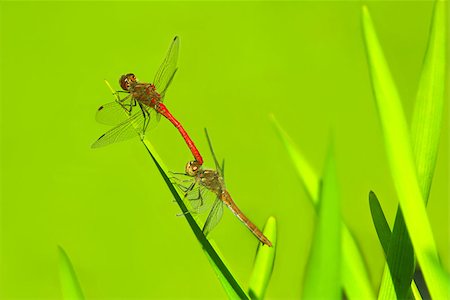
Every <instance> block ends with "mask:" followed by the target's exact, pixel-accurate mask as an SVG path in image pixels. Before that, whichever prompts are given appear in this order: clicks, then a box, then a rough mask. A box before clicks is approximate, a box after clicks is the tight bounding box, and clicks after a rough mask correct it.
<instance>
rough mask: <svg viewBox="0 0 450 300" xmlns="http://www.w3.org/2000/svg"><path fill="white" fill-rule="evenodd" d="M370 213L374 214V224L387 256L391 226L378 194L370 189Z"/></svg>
mask: <svg viewBox="0 0 450 300" xmlns="http://www.w3.org/2000/svg"><path fill="white" fill-rule="evenodd" d="M369 206H370V213H371V214H372V221H373V225H374V226H375V230H376V231H377V234H378V239H379V240H380V243H381V246H382V247H383V251H384V255H386V256H387V253H388V250H389V242H390V239H391V228H390V227H389V224H388V222H387V220H386V217H385V216H384V212H383V209H382V208H381V205H380V202H379V201H378V198H377V195H375V193H374V192H372V191H370V193H369Z"/></svg>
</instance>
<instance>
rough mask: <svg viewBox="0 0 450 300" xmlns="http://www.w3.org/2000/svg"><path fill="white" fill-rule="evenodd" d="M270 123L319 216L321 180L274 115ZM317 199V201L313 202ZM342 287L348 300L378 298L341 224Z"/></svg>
mask: <svg viewBox="0 0 450 300" xmlns="http://www.w3.org/2000/svg"><path fill="white" fill-rule="evenodd" d="M270 117H271V121H272V124H273V125H274V128H275V131H276V132H277V134H278V136H279V137H280V139H281V141H282V143H283V145H284V146H285V148H286V150H287V152H288V154H289V156H290V157H291V160H292V162H293V163H294V167H296V171H297V174H298V176H299V178H300V181H301V182H302V183H303V186H304V187H305V188H306V191H307V192H308V195H309V199H310V201H311V203H312V204H313V206H314V208H315V209H316V212H317V211H318V205H317V202H318V198H319V197H318V194H319V192H318V191H319V180H320V178H319V177H318V176H317V175H316V173H315V172H314V171H313V170H312V167H311V166H310V165H309V164H308V161H307V160H306V159H305V156H304V155H303V154H302V153H301V152H300V150H299V149H298V148H297V147H296V146H295V145H294V143H293V141H292V139H291V138H290V137H289V135H288V134H287V133H286V132H285V130H283V128H282V127H281V125H280V124H279V123H278V121H277V120H276V118H275V117H274V116H273V115H271V116H270ZM312 197H315V198H312ZM341 269H342V275H341V276H342V285H343V287H344V290H345V294H346V296H347V298H348V299H350V300H352V299H374V298H375V295H374V293H373V290H372V286H371V284H370V280H369V277H368V274H367V271H366V267H365V264H364V261H363V258H362V256H361V252H360V250H359V248H358V246H357V244H356V242H355V239H354V238H353V236H352V234H351V233H350V230H349V229H348V227H347V226H346V225H345V223H344V224H342V268H341Z"/></svg>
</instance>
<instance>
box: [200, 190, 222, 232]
mask: <svg viewBox="0 0 450 300" xmlns="http://www.w3.org/2000/svg"><path fill="white" fill-rule="evenodd" d="M222 214H223V203H222V200H220V198H219V197H216V201H214V204H213V206H212V208H211V211H210V212H209V215H208V218H207V219H206V222H205V225H204V226H203V230H202V231H203V234H204V235H205V236H207V235H208V234H209V233H210V232H211V230H213V229H214V227H216V225H217V224H218V223H219V221H220V219H222Z"/></svg>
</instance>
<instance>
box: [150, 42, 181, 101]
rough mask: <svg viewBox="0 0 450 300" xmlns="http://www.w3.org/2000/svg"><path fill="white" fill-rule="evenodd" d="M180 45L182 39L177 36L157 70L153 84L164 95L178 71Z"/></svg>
mask: <svg viewBox="0 0 450 300" xmlns="http://www.w3.org/2000/svg"><path fill="white" fill-rule="evenodd" d="M179 47H180V39H179V38H178V37H177V36H176V37H175V38H174V39H173V42H172V45H170V48H169V51H168V52H167V55H166V57H165V59H164V61H163V63H162V64H161V66H160V67H159V70H158V72H156V75H155V79H154V81H153V84H154V85H155V87H156V90H157V91H158V92H159V93H160V94H161V96H162V97H163V96H164V94H165V93H166V90H167V88H168V87H169V85H170V83H171V82H172V80H173V78H174V76H175V73H176V71H177V63H178V49H179Z"/></svg>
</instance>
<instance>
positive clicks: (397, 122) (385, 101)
mask: <svg viewBox="0 0 450 300" xmlns="http://www.w3.org/2000/svg"><path fill="white" fill-rule="evenodd" d="M362 16H363V18H362V21H363V31H364V40H365V43H366V51H367V56H368V61H369V70H370V74H371V79H372V86H373V90H374V94H375V99H376V103H377V107H378V115H379V119H380V122H381V127H382V131H383V137H384V140H385V147H386V152H387V156H388V161H389V165H390V167H391V172H392V175H393V179H394V184H395V187H396V190H397V194H398V198H399V202H400V207H401V210H402V212H403V215H404V221H405V223H406V227H407V228H408V232H409V234H410V238H411V242H412V244H413V246H414V250H415V251H416V255H417V258H418V260H419V263H420V264H421V267H422V271H423V274H424V277H425V280H426V283H427V285H428V288H429V290H430V293H431V295H432V297H433V298H435V299H443V298H445V297H446V294H447V292H446V291H445V289H444V287H443V286H441V285H439V284H438V283H437V281H436V276H439V275H438V274H436V273H435V272H434V270H433V268H432V267H431V265H430V261H428V260H427V258H426V255H431V256H432V259H431V261H433V260H436V262H438V255H437V251H436V246H435V242H434V239H433V233H432V230H431V226H430V223H429V221H428V216H427V213H426V210H425V203H424V201H423V198H422V193H421V190H420V188H419V184H418V179H417V174H416V169H415V164H414V159H413V153H412V149H411V144H410V137H409V132H408V128H407V125H406V120H405V118H404V114H403V109H402V106H401V102H400V98H399V95H398V92H397V89H396V86H395V84H394V81H393V79H392V76H391V74H390V71H389V68H388V66H387V63H386V60H385V58H384V54H383V51H382V49H381V46H380V44H379V42H378V38H377V35H376V32H375V28H374V26H373V23H372V19H371V17H370V14H369V11H368V9H367V7H366V6H363V9H362ZM394 230H395V227H394ZM392 240H393V239H392ZM391 272H392V271H391Z"/></svg>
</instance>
